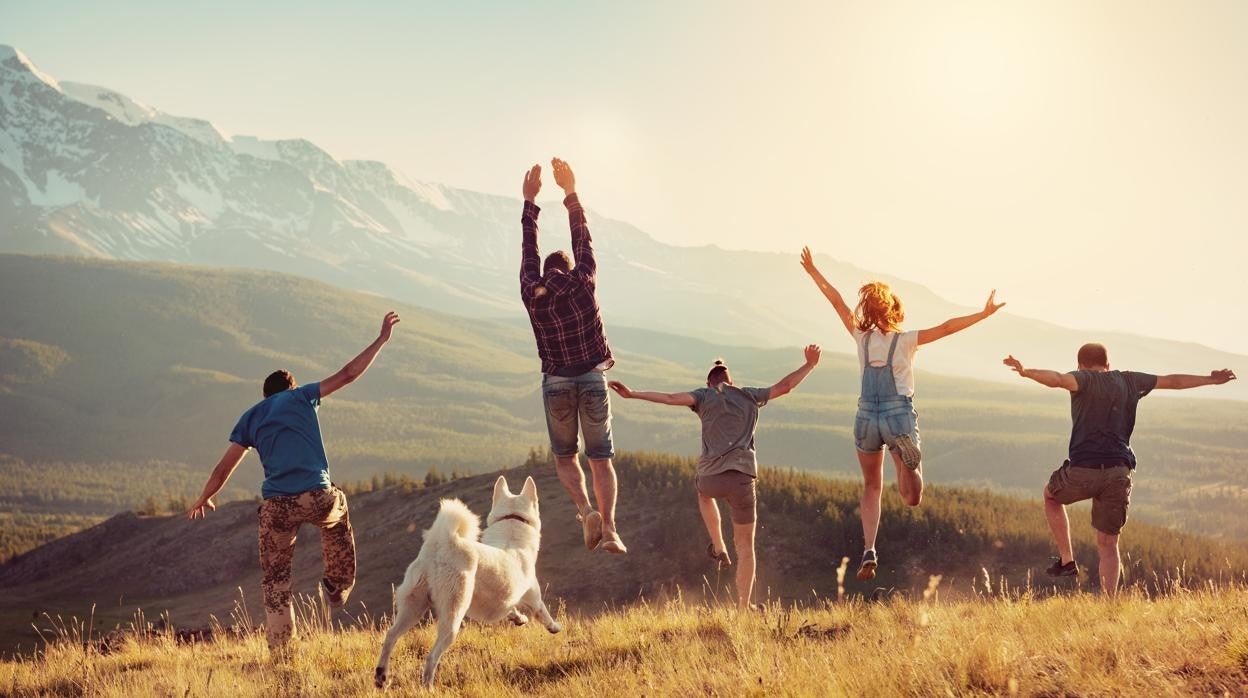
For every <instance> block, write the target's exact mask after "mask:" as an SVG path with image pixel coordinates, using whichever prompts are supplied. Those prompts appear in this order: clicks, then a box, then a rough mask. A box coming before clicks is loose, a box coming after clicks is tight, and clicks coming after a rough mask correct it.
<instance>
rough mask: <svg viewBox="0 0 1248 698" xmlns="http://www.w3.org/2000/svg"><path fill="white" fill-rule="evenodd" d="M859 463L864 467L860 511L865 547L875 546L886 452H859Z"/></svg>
mask: <svg viewBox="0 0 1248 698" xmlns="http://www.w3.org/2000/svg"><path fill="white" fill-rule="evenodd" d="M858 465H859V466H860V467H861V468H862V481H863V488H862V500H861V501H860V502H859V509H858V513H859V515H860V516H861V517H862V538H863V541H864V545H863V547H864V548H865V549H867V550H872V549H874V548H875V536H876V534H877V533H878V532H879V530H880V496H881V494H882V493H883V491H884V453H883V451H881V452H879V453H863V452H862V451H859V452H858Z"/></svg>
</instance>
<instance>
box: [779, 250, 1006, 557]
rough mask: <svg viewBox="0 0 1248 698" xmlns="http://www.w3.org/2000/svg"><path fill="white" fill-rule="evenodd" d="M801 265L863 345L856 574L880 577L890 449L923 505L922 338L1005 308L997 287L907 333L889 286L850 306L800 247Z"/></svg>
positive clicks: (874, 287)
mask: <svg viewBox="0 0 1248 698" xmlns="http://www.w3.org/2000/svg"><path fill="white" fill-rule="evenodd" d="M802 268H803V269H805V270H806V273H807V274H810V277H811V278H812V279H813V280H814V282H815V285H816V286H818V287H819V290H820V291H822V292H823V295H824V296H825V297H827V299H828V301H829V302H830V303H832V307H833V308H835V309H836V314H837V315H838V316H840V318H841V323H842V324H843V325H844V326H845V330H846V331H847V332H849V334H850V336H851V337H853V339H854V344H856V345H857V346H858V367H859V370H860V372H861V377H862V390H861V392H860V393H859V395H858V413H857V415H856V416H855V417H854V446H855V447H856V448H857V451H858V465H859V466H860V467H861V468H862V477H863V483H864V486H863V491H862V502H861V507H860V510H859V512H860V516H861V517H862V537H863V543H864V549H863V553H862V562H861V563H860V564H859V566H858V579H859V580H862V581H866V580H868V579H871V578H873V577H875V568H876V567H877V566H878V565H879V559H878V557H877V555H876V551H875V538H876V533H877V532H878V531H879V527H880V498H881V496H882V493H883V489H884V448H885V446H887V447H888V450H889V451H890V452H892V454H893V463H894V465H895V466H896V468H897V489H898V491H899V492H900V493H901V499H902V501H903V502H905V504H906V506H912V507H917V506H918V505H919V502H921V501H922V500H923V463H922V453H921V452H920V450H919V415H918V413H917V412H915V410H914V355H915V352H916V351H917V350H918V348H919V347H920V346H922V345H924V344H929V343H931V342H935V341H936V340H938V339H943V338H945V337H948V336H949V335H951V334H954V333H955V332H961V331H962V330H964V329H966V328H968V327H970V326H971V325H974V324H975V323H977V322H979V321H980V320H983V319H985V318H987V317H989V316H991V315H992V314H993V313H995V312H997V311H998V310H1000V309H1001V306H1003V305H1005V303H997V302H995V298H996V293H997V292H996V291H995V290H994V291H993V292H992V293H990V294H989V295H988V302H987V303H985V304H984V309H983V310H981V311H979V312H978V313H973V314H971V315H964V316H962V317H956V318H952V319H950V320H946V321H945V322H943V323H941V324H940V325H937V326H935V327H931V328H928V329H925V330H911V331H909V332H903V331H902V329H901V323H902V321H904V320H905V317H906V313H905V310H903V308H902V305H901V299H900V298H898V297H897V296H896V295H895V294H894V293H893V292H892V290H891V289H890V288H889V287H888V284H885V283H881V282H879V281H872V282H870V283H867V284H866V285H864V286H863V287H862V288H860V289H858V305H857V307H856V308H854V309H853V310H852V311H851V310H850V309H849V306H848V305H847V304H846V303H845V300H844V299H843V298H842V297H841V294H840V292H839V291H837V290H836V288H835V287H833V286H832V284H830V283H828V280H827V279H825V278H824V276H823V274H821V273H820V272H819V269H818V268H816V267H815V261H814V259H813V258H812V256H811V253H810V248H809V247H807V248H803V249H802Z"/></svg>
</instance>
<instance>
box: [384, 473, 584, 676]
mask: <svg viewBox="0 0 1248 698" xmlns="http://www.w3.org/2000/svg"><path fill="white" fill-rule="evenodd" d="M480 525H481V524H480V521H479V520H478V519H477V515H476V514H474V513H472V511H471V510H469V509H468V507H467V506H465V505H464V503H463V502H461V501H459V500H458V499H443V500H442V506H441V508H440V509H439V511H438V517H437V518H436V519H434V520H433V525H432V526H430V527H429V530H427V531H425V542H424V544H423V545H421V547H420V554H419V555H417V556H416V559H415V560H414V561H413V562H412V564H411V565H409V566H408V568H407V574H405V575H404V576H403V583H402V584H401V585H399V588H398V589H396V590H395V592H394V601H395V614H394V624H393V625H391V626H390V632H388V633H386V641H385V642H384V643H382V646H381V657H380V658H379V659H378V660H377V671H376V674H375V676H374V680H375V682H376V684H377V686H378V687H384V686H385V685H386V680H387V678H388V677H387V674H386V670H387V668H388V667H389V665H390V653H391V652H392V651H394V644H395V643H396V642H398V639H399V637H401V636H402V635H403V633H406V632H407V631H408V630H411V629H412V628H413V627H414V626H415V625H416V624H417V623H419V622H420V621H421V619H422V618H424V615H425V613H426V612H427V611H428V610H429V609H431V608H432V609H433V617H434V618H435V619H437V623H438V639H437V641H436V642H434V643H433V647H432V648H431V649H430V650H429V656H428V657H427V658H426V659H425V673H424V684H425V686H427V687H428V686H432V685H433V679H434V675H435V674H436V673H437V670H438V660H440V659H441V658H442V653H443V652H445V651H446V648H447V647H450V646H451V643H452V642H454V641H455V636H456V635H458V634H459V627H460V624H461V623H462V622H463V620H464V617H465V616H467V617H468V618H471V619H473V620H476V621H481V622H484V623H497V622H499V621H501V620H504V619H506V620H510V621H511V622H512V623H515V624H516V625H524V624H525V623H527V622H529V618H528V615H527V614H530V613H535V614H537V618H538V620H540V621H541V622H542V625H544V626H546V629H547V630H549V631H550V632H552V633H557V632H559V630H560V627H559V624H558V623H556V622H555V619H554V618H551V617H550V610H549V609H547V608H546V604H545V603H543V602H542V591H541V589H540V588H539V587H538V585H537V574H536V570H535V566H536V565H537V549H538V545H539V544H540V542H541V531H542V520H541V518H540V516H539V515H538V512H537V484H536V483H534V482H533V478H531V477H530V478H528V479H526V480H525V481H524V488H523V489H521V490H520V494H518V495H513V494H512V493H511V490H510V489H509V488H508V487H507V480H506V479H505V478H503V477H502V476H501V475H500V476H499V478H498V480H497V481H496V482H495V483H494V502H493V504H492V505H491V507H490V515H489V516H488V517H487V518H486V529H485V532H484V533H482V532H481V530H480ZM478 538H480V540H478Z"/></svg>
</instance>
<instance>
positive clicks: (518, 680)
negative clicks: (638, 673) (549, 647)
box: [503, 645, 644, 690]
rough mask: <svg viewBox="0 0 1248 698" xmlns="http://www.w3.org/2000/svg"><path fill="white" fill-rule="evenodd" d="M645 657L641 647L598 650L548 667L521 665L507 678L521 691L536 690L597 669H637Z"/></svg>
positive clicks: (505, 672) (558, 661)
mask: <svg viewBox="0 0 1248 698" xmlns="http://www.w3.org/2000/svg"><path fill="white" fill-rule="evenodd" d="M643 657H644V655H643V653H642V650H641V646H640V645H631V646H628V647H612V648H609V649H601V650H594V651H593V652H592V654H591V655H589V656H585V657H575V658H569V659H559V660H555V661H552V662H546V663H545V664H521V665H519V666H516V667H513V668H511V669H507V670H505V671H504V672H503V675H504V676H505V677H506V678H507V682H508V683H509V684H511V685H513V686H515V687H516V688H519V689H522V690H524V689H536V688H539V687H541V686H543V685H545V684H548V683H555V682H558V681H562V680H563V679H565V678H568V677H569V676H572V675H574V674H582V673H589V672H591V671H593V670H595V669H602V668H605V667H616V668H626V669H629V670H631V669H633V668H634V667H636V666H637V665H639V664H641V662H642V659H643Z"/></svg>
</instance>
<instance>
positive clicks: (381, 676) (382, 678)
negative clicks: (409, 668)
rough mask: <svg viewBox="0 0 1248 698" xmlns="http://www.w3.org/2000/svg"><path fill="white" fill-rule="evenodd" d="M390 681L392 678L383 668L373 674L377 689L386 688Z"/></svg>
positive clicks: (378, 668)
mask: <svg viewBox="0 0 1248 698" xmlns="http://www.w3.org/2000/svg"><path fill="white" fill-rule="evenodd" d="M389 679H390V677H388V676H386V670H385V669H382V668H381V667H377V669H376V671H374V672H373V685H374V686H376V687H377V688H385V687H386V682H387V681H389Z"/></svg>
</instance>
